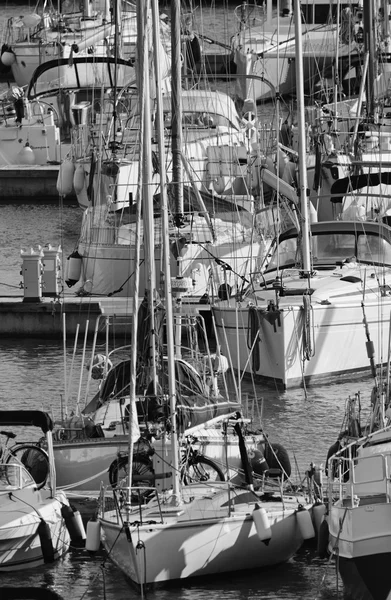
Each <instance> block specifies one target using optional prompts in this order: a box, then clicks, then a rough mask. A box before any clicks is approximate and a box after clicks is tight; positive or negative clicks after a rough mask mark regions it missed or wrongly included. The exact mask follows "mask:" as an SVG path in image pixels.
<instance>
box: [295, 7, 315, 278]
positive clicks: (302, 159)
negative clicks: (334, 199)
mask: <svg viewBox="0 0 391 600" xmlns="http://www.w3.org/2000/svg"><path fill="white" fill-rule="evenodd" d="M294 15H295V37H296V90H297V128H298V136H299V160H298V164H299V191H298V193H299V203H300V218H301V233H302V261H303V264H302V274H303V277H307V278H309V277H310V275H311V271H312V269H311V255H310V222H309V209H308V202H309V197H308V184H307V164H306V141H305V138H306V129H305V115H304V75H303V34H302V28H301V6H300V0H295V9H294Z"/></svg>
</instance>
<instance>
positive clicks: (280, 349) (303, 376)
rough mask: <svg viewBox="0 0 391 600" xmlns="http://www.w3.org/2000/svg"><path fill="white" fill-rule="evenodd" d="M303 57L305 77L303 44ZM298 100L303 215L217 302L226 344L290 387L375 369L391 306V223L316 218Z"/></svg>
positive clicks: (235, 355)
mask: <svg viewBox="0 0 391 600" xmlns="http://www.w3.org/2000/svg"><path fill="white" fill-rule="evenodd" d="M298 25H300V23H299V24H298V22H297V20H296V27H298ZM296 38H297V40H301V34H300V28H299V31H298V33H297V35H296ZM297 49H298V51H299V50H300V43H299V42H297ZM296 62H297V67H298V76H297V81H298V85H299V83H300V82H301V84H302V77H303V73H302V70H301V68H300V65H301V62H300V54H299V53H298V54H297V61H296ZM298 104H299V109H298V125H299V126H298V136H299V157H298V167H299V179H298V186H299V187H298V198H297V202H296V203H295V204H296V209H297V211H298V218H299V220H300V222H301V225H300V227H298V228H296V230H293V229H292V230H291V231H290V232H285V233H283V234H281V236H280V237H279V239H278V240H277V242H276V247H275V251H274V254H273V256H272V257H271V259H270V260H269V259H267V262H265V265H264V266H265V269H264V271H263V272H261V273H260V275H259V276H258V277H254V278H253V280H252V282H251V283H250V285H249V286H248V288H247V290H246V291H245V293H244V294H243V295H241V296H240V297H238V298H236V299H231V300H230V301H229V302H226V303H215V306H214V307H213V313H214V315H215V318H216V323H217V329H218V330H219V331H220V332H223V333H224V337H223V340H224V343H223V350H224V352H226V353H227V354H228V355H230V356H231V357H232V360H233V361H234V362H236V363H237V364H238V366H239V368H240V369H241V370H245V371H246V372H248V373H252V374H254V375H256V376H259V377H261V378H263V379H264V380H267V381H269V382H273V383H277V384H278V385H280V386H282V387H285V388H288V387H292V386H300V385H305V384H306V383H309V382H314V381H316V380H318V381H319V380H327V379H330V378H331V377H333V376H335V375H337V374H338V375H350V376H351V375H353V374H355V373H357V372H363V371H364V370H367V369H368V368H369V367H368V355H367V346H366V341H367V331H368V330H369V331H370V333H371V337H372V339H373V341H374V345H375V347H377V346H379V347H380V349H381V350H380V351H379V354H378V356H379V357H380V358H379V360H382V361H383V362H384V357H385V356H386V355H387V347H386V345H387V344H386V339H387V336H386V335H384V334H385V332H386V330H387V329H388V321H389V319H388V315H389V311H390V303H389V297H388V294H387V293H386V292H385V289H384V287H383V286H384V285H386V286H387V285H388V283H387V282H388V280H389V277H390V275H391V271H390V264H391V263H390V256H391V255H390V250H391V246H390V240H391V237H390V233H391V232H390V228H389V227H388V225H387V224H385V223H384V222H383V221H382V220H381V219H379V220H377V221H373V222H368V221H363V220H362V219H360V218H358V219H356V220H354V219H353V218H351V220H345V218H347V215H346V216H344V215H343V216H342V219H341V220H338V221H322V222H319V223H310V220H311V218H310V210H309V204H308V190H307V173H306V156H305V150H306V144H305V122H304V94H303V87H301V94H298ZM354 218H355V216H354ZM380 274H381V275H380ZM369 282H370V284H369ZM238 317H239V319H238V320H237V318H238ZM363 318H364V324H363ZM248 348H250V352H251V355H252V356H251V360H250V361H249V360H248V359H247V351H248ZM353 348H354V351H352V349H353ZM368 351H369V350H368Z"/></svg>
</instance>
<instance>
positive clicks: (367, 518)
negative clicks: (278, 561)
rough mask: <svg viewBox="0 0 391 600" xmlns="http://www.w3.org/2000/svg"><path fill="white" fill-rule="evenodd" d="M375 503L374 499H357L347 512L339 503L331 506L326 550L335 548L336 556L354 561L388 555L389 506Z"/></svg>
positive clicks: (390, 538)
mask: <svg viewBox="0 0 391 600" xmlns="http://www.w3.org/2000/svg"><path fill="white" fill-rule="evenodd" d="M379 500H381V498H380V497H376V496H373V497H372V498H367V499H366V500H365V501H364V499H363V498H360V505H359V506H357V507H354V508H347V507H346V505H345V506H344V503H343V501H342V502H340V503H336V504H334V505H333V507H332V509H331V511H330V516H329V518H328V525H329V533H330V542H329V546H330V548H334V547H338V553H339V556H341V557H344V558H347V559H355V558H359V557H365V556H373V555H374V554H384V553H390V552H391V504H390V503H386V502H383V503H382V502H379ZM345 504H346V503H345ZM345 513H346V514H345ZM342 520H343V526H342V528H341V522H342Z"/></svg>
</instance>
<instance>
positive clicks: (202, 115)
mask: <svg viewBox="0 0 391 600" xmlns="http://www.w3.org/2000/svg"><path fill="white" fill-rule="evenodd" d="M164 125H165V127H171V125H172V123H171V113H168V112H167V113H164ZM182 125H183V126H184V127H209V128H210V127H213V128H214V127H217V126H221V125H223V126H225V127H230V126H231V127H232V124H231V123H230V121H229V119H227V117H224V116H223V115H218V114H216V113H210V112H194V111H191V112H183V114H182Z"/></svg>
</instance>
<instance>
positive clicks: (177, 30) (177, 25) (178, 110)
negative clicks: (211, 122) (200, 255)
mask: <svg viewBox="0 0 391 600" xmlns="http://www.w3.org/2000/svg"><path fill="white" fill-rule="evenodd" d="M171 77H172V79H171V112H172V129H171V151H172V178H173V182H174V198H175V214H174V222H175V225H176V226H177V227H181V226H182V225H183V218H184V217H183V212H184V202H183V185H182V181H183V177H182V147H183V140H182V102H181V95H182V78H181V15H180V1H179V0H172V1H171Z"/></svg>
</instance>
